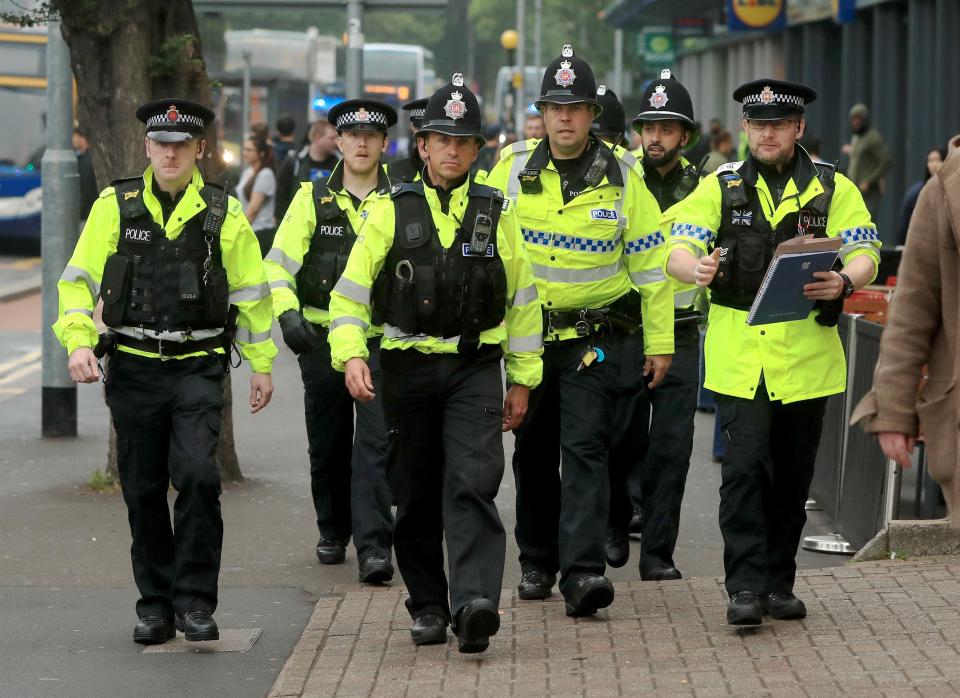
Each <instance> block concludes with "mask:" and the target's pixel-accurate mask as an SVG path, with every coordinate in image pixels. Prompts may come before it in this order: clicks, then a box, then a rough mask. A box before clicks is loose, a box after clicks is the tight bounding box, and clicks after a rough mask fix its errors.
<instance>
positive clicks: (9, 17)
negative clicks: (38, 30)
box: [0, 0, 57, 27]
mask: <svg viewBox="0 0 960 698" xmlns="http://www.w3.org/2000/svg"><path fill="white" fill-rule="evenodd" d="M9 4H10V5H13V6H14V7H16V8H19V9H17V10H12V11H10V10H4V11H0V22H3V23H5V24H14V25H16V26H18V27H34V26H36V25H38V24H44V23H45V22H50V21H52V20H54V19H56V18H57V11H56V9H55V8H54V7H53V3H52V2H50V1H49V0H45V1H44V2H40V3H37V4H36V7H34V8H32V9H27V8H26V7H24V6H23V5H21V4H19V3H18V2H16V0H11V2H10V3H9Z"/></svg>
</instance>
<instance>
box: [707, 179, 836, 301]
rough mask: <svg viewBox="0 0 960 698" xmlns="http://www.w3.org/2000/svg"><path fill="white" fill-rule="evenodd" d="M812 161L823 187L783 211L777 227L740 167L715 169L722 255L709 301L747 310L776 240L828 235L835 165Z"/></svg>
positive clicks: (777, 243)
mask: <svg viewBox="0 0 960 698" xmlns="http://www.w3.org/2000/svg"><path fill="white" fill-rule="evenodd" d="M816 167H817V171H818V177H819V179H820V184H821V185H822V186H823V192H821V193H820V194H818V195H817V196H815V197H813V198H812V199H811V200H810V201H808V202H807V203H806V204H805V205H804V206H803V207H802V208H801V209H800V210H799V211H796V212H793V213H790V214H788V215H787V216H785V217H784V219H783V220H782V221H780V223H778V224H777V226H776V227H773V226H771V225H770V222H769V221H768V220H767V219H766V217H765V216H764V215H763V208H762V207H761V205H760V197H759V195H758V193H757V189H756V188H755V187H752V186H750V185H748V184H747V183H746V182H744V180H743V178H742V177H741V176H740V173H739V172H736V171H726V172H721V173H719V174H718V175H717V179H718V180H719V183H720V194H721V206H720V229H719V230H718V231H717V241H716V247H717V248H719V249H720V261H719V264H718V265H717V274H716V276H715V277H714V279H713V281H712V282H711V283H710V302H711V303H716V304H717V305H725V306H727V307H730V308H736V309H737V310H749V309H750V306H751V305H753V300H754V298H755V297H756V295H757V292H758V291H759V290H760V284H761V283H762V281H763V277H764V275H765V274H766V273H767V268H768V267H769V266H770V262H771V261H773V254H774V252H775V251H776V249H777V245H779V244H780V243H781V242H784V241H786V240H789V239H790V238H793V237H797V236H800V235H810V234H812V235H814V236H815V237H818V238H824V237H826V236H827V214H828V212H829V211H830V202H831V201H832V200H833V191H834V186H835V185H834V181H833V174H834V170H833V168H832V167H831V166H830V165H825V164H821V163H816Z"/></svg>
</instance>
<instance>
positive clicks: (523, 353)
mask: <svg viewBox="0 0 960 698" xmlns="http://www.w3.org/2000/svg"><path fill="white" fill-rule="evenodd" d="M480 119H481V116H480V105H479V103H478V102H477V98H476V97H475V96H474V95H473V93H472V92H471V91H470V90H469V89H467V88H466V87H464V82H463V76H462V75H461V74H459V73H457V74H455V75H454V76H453V79H452V81H451V82H450V83H449V84H447V85H446V86H444V87H442V88H441V89H439V90H438V91H437V92H435V93H434V94H433V96H432V97H431V98H430V101H429V103H428V104H427V109H426V114H425V116H424V123H423V126H422V128H421V129H420V131H419V132H418V133H417V144H418V146H419V149H420V157H421V158H422V159H423V161H424V163H425V166H424V170H423V172H424V178H423V179H422V180H419V181H416V182H411V183H408V184H398V185H394V186H393V188H392V190H391V191H392V198H393V206H392V207H390V208H388V209H387V210H386V212H385V215H383V216H382V217H378V218H377V220H376V221H370V220H368V223H367V227H366V229H365V231H364V235H363V239H362V240H360V241H358V242H357V244H356V245H355V246H354V248H353V252H352V253H351V254H350V260H349V262H348V263H347V269H346V271H345V272H344V274H343V277H341V279H340V281H339V282H338V283H337V286H336V288H335V289H334V292H333V298H332V300H331V304H330V310H331V315H332V317H333V321H332V325H333V326H334V330H333V331H332V332H331V333H330V344H331V348H332V354H333V364H334V366H335V367H336V368H338V369H344V370H345V372H346V383H347V387H348V388H349V389H350V393H351V394H352V395H353V396H354V397H355V398H357V399H358V400H370V399H373V398H374V397H375V395H376V388H375V386H374V384H373V383H372V381H371V378H370V370H369V368H368V366H367V359H368V347H367V345H366V343H365V342H364V328H365V327H367V326H368V325H370V324H371V323H374V322H378V321H380V320H381V319H382V320H383V321H384V326H383V344H382V351H381V362H382V366H383V387H382V393H383V411H384V416H385V417H386V422H387V428H388V430H389V431H388V433H387V437H388V442H389V451H388V454H389V455H388V464H387V472H388V476H389V479H390V484H391V487H392V490H393V494H394V497H395V499H396V504H397V520H396V527H395V530H394V548H395V549H396V554H397V564H398V565H399V567H400V572H401V573H402V574H403V580H404V582H405V583H406V585H407V589H408V590H409V593H410V597H409V599H407V601H406V605H407V609H408V611H409V612H410V616H411V617H412V618H413V625H412V627H411V631H410V632H411V636H412V638H413V641H414V642H415V643H416V644H417V645H427V644H437V643H443V642H446V639H447V630H446V628H447V625H448V624H449V623H451V621H452V625H453V630H454V632H455V633H456V634H457V637H458V641H459V649H460V651H461V652H482V651H483V650H485V649H486V648H487V646H488V643H489V638H490V636H491V635H494V634H495V633H496V632H497V630H498V629H499V626H500V618H499V615H498V613H497V605H498V602H499V599H500V589H501V586H502V583H503V561H504V554H505V550H506V539H505V534H504V530H503V524H502V523H501V522H500V516H499V515H498V513H497V508H496V505H495V504H494V497H496V495H497V490H498V489H499V486H500V480H501V478H502V476H503V466H504V460H503V458H504V456H503V441H502V435H501V431H506V430H508V429H514V428H515V427H516V426H517V425H519V424H520V423H521V421H522V420H523V416H524V413H525V412H526V409H527V397H528V394H529V392H530V390H531V389H532V388H535V387H536V386H537V384H538V383H539V382H540V377H541V372H542V366H541V361H540V353H541V351H542V334H541V324H540V306H539V304H538V302H537V292H536V285H535V283H534V279H533V274H532V273H531V271H530V265H529V262H528V261H527V259H526V257H525V256H524V254H523V245H522V242H521V239H520V233H519V229H518V228H517V220H516V215H515V214H514V212H513V207H512V206H510V205H509V202H506V201H505V199H504V197H503V194H502V193H501V192H500V191H499V190H496V189H493V188H491V187H487V186H483V185H480V184H477V183H475V182H474V181H472V179H471V177H470V176H469V168H470V165H471V164H472V162H473V160H474V159H475V158H476V156H477V151H478V149H479V145H480V143H481V142H482V137H481V121H480ZM371 297H372V298H373V316H374V317H373V319H371ZM504 320H505V322H504ZM501 346H503V347H505V349H506V372H507V377H508V380H509V381H510V383H511V388H510V389H509V391H507V395H506V399H504V396H503V384H502V379H501V374H500V358H501V355H502V353H503V349H502V348H501ZM444 538H445V539H446V546H447V552H448V554H449V560H448V565H449V569H450V587H449V596H450V598H449V601H448V599H447V595H448V588H447V578H446V576H445V575H444V560H443V541H444Z"/></svg>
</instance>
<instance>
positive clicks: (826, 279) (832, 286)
mask: <svg viewBox="0 0 960 698" xmlns="http://www.w3.org/2000/svg"><path fill="white" fill-rule="evenodd" d="M813 277H814V278H815V279H819V281H814V282H811V283H809V284H804V286H803V295H804V296H806V297H807V298H809V299H810V300H816V301H832V300H836V299H837V298H839V297H840V296H841V295H843V277H842V276H840V274H839V273H837V272H835V271H818V272H814V274H813Z"/></svg>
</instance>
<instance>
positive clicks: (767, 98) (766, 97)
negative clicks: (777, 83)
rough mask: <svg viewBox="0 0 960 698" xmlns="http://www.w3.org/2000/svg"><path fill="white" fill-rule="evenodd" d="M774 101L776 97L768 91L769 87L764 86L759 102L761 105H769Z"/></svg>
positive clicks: (771, 91)
mask: <svg viewBox="0 0 960 698" xmlns="http://www.w3.org/2000/svg"><path fill="white" fill-rule="evenodd" d="M774 99H776V97H775V95H774V94H773V90H771V89H770V85H765V86H764V88H763V92H761V93H760V101H761V102H762V103H763V104H770V102H772V101H773V100H774Z"/></svg>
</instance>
